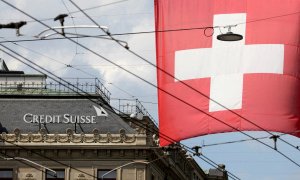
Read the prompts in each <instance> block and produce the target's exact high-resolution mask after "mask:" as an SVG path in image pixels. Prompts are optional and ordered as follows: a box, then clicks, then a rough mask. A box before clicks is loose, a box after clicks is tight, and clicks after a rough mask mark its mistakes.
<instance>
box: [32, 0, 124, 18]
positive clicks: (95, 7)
mask: <svg viewBox="0 0 300 180" xmlns="http://www.w3.org/2000/svg"><path fill="white" fill-rule="evenodd" d="M125 1H129V0H121V1H115V2H111V3H107V4H102V5H98V6H94V7H89V8H85V9H84V10H85V11H88V10H93V9H97V8H100V7H105V6H110V5H114V4H118V3H122V2H125ZM78 12H80V11H72V12H70V13H71V14H75V13H78ZM52 19H53V18H43V19H41V20H40V21H49V20H52ZM26 22H28V23H33V22H36V21H26Z"/></svg>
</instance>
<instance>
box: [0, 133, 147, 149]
mask: <svg viewBox="0 0 300 180" xmlns="http://www.w3.org/2000/svg"><path fill="white" fill-rule="evenodd" d="M1 139H2V141H3V142H4V143H5V145H10V144H11V145H13V144H23V145H25V144H26V145H34V146H36V145H42V146H43V145H45V146H47V145H101V144H103V145H118V146H120V145H126V146H128V145H146V134H126V133H125V130H123V129H121V130H120V133H119V134H111V133H106V134H99V131H98V130H96V129H95V130H94V131H93V134H84V133H81V134H75V133H74V132H73V131H72V130H71V129H67V130H66V133H65V134H58V133H57V134H47V133H46V132H45V131H44V130H43V129H42V130H41V131H40V132H39V133H36V134H34V133H26V134H25V133H20V130H19V129H16V130H15V131H14V133H12V134H6V133H2V134H0V140H1Z"/></svg>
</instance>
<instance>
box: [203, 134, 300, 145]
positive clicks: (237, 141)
mask: <svg viewBox="0 0 300 180" xmlns="http://www.w3.org/2000/svg"><path fill="white" fill-rule="evenodd" d="M297 132H300V130H298V131H294V132H291V133H288V134H287V133H280V134H277V135H278V136H285V135H290V134H295V133H297ZM255 139H270V136H264V137H257V138H255ZM248 141H254V139H240V140H236V141H227V142H220V143H212V144H203V145H202V146H201V147H210V146H218V145H226V144H233V143H241V142H248Z"/></svg>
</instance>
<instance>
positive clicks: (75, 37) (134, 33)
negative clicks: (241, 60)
mask: <svg viewBox="0 0 300 180" xmlns="http://www.w3.org/2000/svg"><path fill="white" fill-rule="evenodd" d="M210 28H213V27H199V28H189V29H173V30H164V31H139V32H129V33H114V34H113V33H112V34H111V36H126V35H140V34H153V33H158V32H161V33H163V32H173V31H189V30H199V29H204V31H205V30H206V29H210ZM215 28H216V27H215ZM58 34H59V33H58ZM107 36H108V35H80V36H78V37H77V36H69V37H68V38H70V39H77V38H78V39H81V38H102V37H107ZM205 36H208V35H205ZM51 40H66V38H65V37H55V38H47V39H21V40H7V41H0V43H11V42H35V41H51ZM285 45H289V46H295V47H299V44H298V45H295V44H285Z"/></svg>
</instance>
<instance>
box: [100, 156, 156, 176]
mask: <svg viewBox="0 0 300 180" xmlns="http://www.w3.org/2000/svg"><path fill="white" fill-rule="evenodd" d="M159 159H160V158H157V159H154V160H152V161H143V160H133V161H132V162H129V163H126V164H123V165H121V166H118V167H116V168H114V169H112V170H110V171H108V172H106V173H104V174H103V175H102V176H101V180H103V178H104V176H106V175H107V174H109V173H111V172H113V171H115V170H118V169H121V168H122V167H125V166H128V165H130V164H135V163H141V164H150V163H152V162H154V161H157V160H159Z"/></svg>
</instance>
